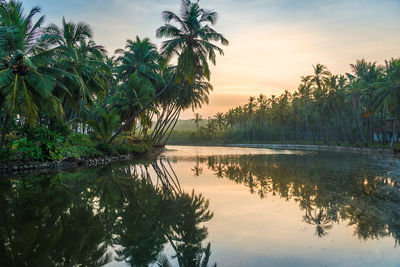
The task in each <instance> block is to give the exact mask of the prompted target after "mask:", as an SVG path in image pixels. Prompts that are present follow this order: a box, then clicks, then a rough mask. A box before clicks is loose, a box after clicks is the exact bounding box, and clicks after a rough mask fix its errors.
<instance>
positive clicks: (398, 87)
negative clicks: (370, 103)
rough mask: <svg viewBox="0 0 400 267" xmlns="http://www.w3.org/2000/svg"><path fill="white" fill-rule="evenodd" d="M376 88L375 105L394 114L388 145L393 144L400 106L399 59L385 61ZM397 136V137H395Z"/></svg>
mask: <svg viewBox="0 0 400 267" xmlns="http://www.w3.org/2000/svg"><path fill="white" fill-rule="evenodd" d="M376 86H377V90H376V91H375V92H374V96H375V98H376V100H375V101H376V102H375V106H376V107H378V108H379V109H380V110H385V111H389V112H391V114H393V115H394V123H393V132H392V139H391V142H390V146H391V147H392V146H393V143H394V140H395V136H397V135H398V131H397V129H398V125H397V124H398V115H399V107H400V59H391V60H389V61H386V69H385V76H384V79H383V81H380V82H377V83H376ZM397 138H398V137H397Z"/></svg>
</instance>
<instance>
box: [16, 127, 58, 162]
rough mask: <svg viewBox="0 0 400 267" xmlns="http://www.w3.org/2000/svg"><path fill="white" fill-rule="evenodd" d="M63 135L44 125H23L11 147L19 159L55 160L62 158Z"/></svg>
mask: <svg viewBox="0 0 400 267" xmlns="http://www.w3.org/2000/svg"><path fill="white" fill-rule="evenodd" d="M63 142H64V137H63V136H61V135H60V134H58V133H56V132H53V131H51V130H49V129H47V128H45V127H40V128H29V127H25V128H23V129H22V131H21V133H20V139H18V140H16V141H14V143H13V145H12V149H13V150H14V151H15V153H16V154H17V157H18V158H20V159H34V160H42V161H43V160H57V159H61V158H62V147H63Z"/></svg>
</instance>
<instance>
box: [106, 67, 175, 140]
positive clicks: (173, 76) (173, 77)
mask: <svg viewBox="0 0 400 267" xmlns="http://www.w3.org/2000/svg"><path fill="white" fill-rule="evenodd" d="M175 77H176V71H175V72H174V74H173V75H172V77H171V79H170V80H169V81H168V83H167V84H166V85H165V86H164V88H163V89H162V90H161V91H160V92H158V94H156V95H155V96H154V97H153V98H152V99H151V100H150V101H149V102H147V103H146V104H145V105H144V106H143V107H142V108H141V109H140V110H138V111H137V112H135V113H134V114H133V115H132V116H131V117H130V118H129V119H127V120H126V122H125V124H124V125H122V126H121V127H120V128H119V129H118V130H117V131H116V132H115V133H114V134H113V136H112V137H111V138H110V140H108V142H107V145H109V144H111V142H112V141H113V140H114V138H115V137H117V136H118V135H119V134H120V133H121V132H122V131H123V130H124V129H125V128H126V126H127V125H129V124H130V123H131V122H132V121H133V120H134V119H135V118H136V117H137V116H138V115H139V114H140V113H142V112H143V111H144V110H146V109H147V108H148V107H149V106H150V105H151V104H152V103H153V102H154V101H155V100H156V99H157V98H158V97H159V96H160V95H162V94H163V93H164V92H165V90H167V88H168V87H169V86H170V84H171V83H172V81H173V80H175Z"/></svg>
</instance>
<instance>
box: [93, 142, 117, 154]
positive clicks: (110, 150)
mask: <svg viewBox="0 0 400 267" xmlns="http://www.w3.org/2000/svg"><path fill="white" fill-rule="evenodd" d="M96 149H97V150H98V151H100V152H103V153H104V154H106V155H114V154H116V153H117V151H116V150H115V148H114V147H113V146H112V145H107V144H105V143H100V144H98V145H96Z"/></svg>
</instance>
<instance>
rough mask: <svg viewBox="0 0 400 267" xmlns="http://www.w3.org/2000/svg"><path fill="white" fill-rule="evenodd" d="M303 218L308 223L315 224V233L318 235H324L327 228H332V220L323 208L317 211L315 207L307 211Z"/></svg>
mask: <svg viewBox="0 0 400 267" xmlns="http://www.w3.org/2000/svg"><path fill="white" fill-rule="evenodd" d="M303 220H304V221H305V222H306V223H308V224H311V225H315V234H316V235H318V237H323V236H325V235H326V234H327V233H328V232H327V230H329V229H331V228H332V221H331V219H330V218H329V217H328V215H327V214H326V212H325V209H323V208H321V209H320V210H319V211H318V210H316V209H315V210H313V212H311V211H307V212H306V215H304V217H303Z"/></svg>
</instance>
